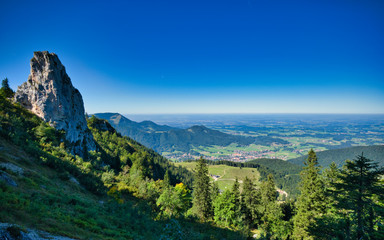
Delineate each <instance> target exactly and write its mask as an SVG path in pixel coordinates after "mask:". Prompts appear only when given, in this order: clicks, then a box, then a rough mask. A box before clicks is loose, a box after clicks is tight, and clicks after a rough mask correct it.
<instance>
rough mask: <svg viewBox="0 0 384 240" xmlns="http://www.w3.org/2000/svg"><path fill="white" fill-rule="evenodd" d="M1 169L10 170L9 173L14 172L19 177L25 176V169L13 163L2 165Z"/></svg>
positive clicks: (0, 164)
mask: <svg viewBox="0 0 384 240" xmlns="http://www.w3.org/2000/svg"><path fill="white" fill-rule="evenodd" d="M0 168H5V169H8V170H9V171H11V172H14V173H16V174H18V175H23V173H24V169H22V168H21V167H19V166H16V165H15V164H13V163H0Z"/></svg>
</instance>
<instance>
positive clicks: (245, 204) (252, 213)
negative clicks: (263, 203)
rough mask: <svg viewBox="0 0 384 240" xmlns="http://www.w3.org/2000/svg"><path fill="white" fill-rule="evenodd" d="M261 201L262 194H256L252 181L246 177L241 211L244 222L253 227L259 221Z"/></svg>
mask: <svg viewBox="0 0 384 240" xmlns="http://www.w3.org/2000/svg"><path fill="white" fill-rule="evenodd" d="M259 203H260V195H259V194H256V190H255V186H254V184H253V183H252V181H251V180H250V179H249V178H248V177H245V179H244V183H243V191H242V192H241V212H242V215H243V222H244V224H245V225H246V226H247V227H248V228H249V229H251V228H252V227H254V226H255V225H256V223H257V222H258V218H259V214H258V211H257V206H258V204H259Z"/></svg>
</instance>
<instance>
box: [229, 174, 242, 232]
mask: <svg viewBox="0 0 384 240" xmlns="http://www.w3.org/2000/svg"><path fill="white" fill-rule="evenodd" d="M231 193H232V195H233V200H234V205H235V210H234V211H235V222H234V225H239V224H240V223H241V200H240V184H239V180H238V179H237V177H236V179H235V183H234V184H233V186H232V191H231Z"/></svg>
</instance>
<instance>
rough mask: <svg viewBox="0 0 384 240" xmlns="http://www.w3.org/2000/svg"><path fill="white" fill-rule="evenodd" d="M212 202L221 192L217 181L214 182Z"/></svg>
mask: <svg viewBox="0 0 384 240" xmlns="http://www.w3.org/2000/svg"><path fill="white" fill-rule="evenodd" d="M211 194H212V202H214V201H215V199H216V198H217V197H218V196H219V194H220V189H219V184H218V183H217V181H214V182H213V183H212V192H211Z"/></svg>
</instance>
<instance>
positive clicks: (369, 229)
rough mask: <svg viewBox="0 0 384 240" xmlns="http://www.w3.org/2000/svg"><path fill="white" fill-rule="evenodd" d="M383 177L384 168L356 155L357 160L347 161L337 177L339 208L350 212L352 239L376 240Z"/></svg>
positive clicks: (380, 216) (380, 211) (380, 219)
mask: <svg viewBox="0 0 384 240" xmlns="http://www.w3.org/2000/svg"><path fill="white" fill-rule="evenodd" d="M383 174H384V168H381V169H379V168H378V166H377V163H373V161H372V160H370V159H368V158H366V157H364V156H363V155H359V156H357V158H356V160H354V161H347V162H346V164H345V166H344V168H343V170H342V171H341V174H340V177H339V178H340V180H341V182H336V183H335V184H334V185H335V186H336V188H337V191H339V194H338V195H337V196H338V198H339V199H338V200H339V201H338V207H339V208H342V209H344V210H346V211H347V212H349V214H350V216H351V219H352V222H351V224H352V229H353V232H352V236H353V237H356V238H357V239H370V238H375V236H374V235H375V232H376V231H375V228H376V230H378V229H377V227H375V225H376V224H377V223H379V222H381V224H382V223H383V218H382V215H381V214H382V213H383V211H384V208H383V206H382V204H380V202H381V203H383V200H384V197H383V192H384V186H383V184H382V183H380V179H381V177H382V175H383ZM340 191H341V192H342V194H341V193H340ZM375 223H376V224H375ZM381 234H383V232H382V233H381Z"/></svg>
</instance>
